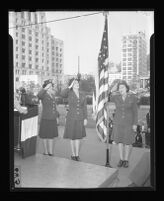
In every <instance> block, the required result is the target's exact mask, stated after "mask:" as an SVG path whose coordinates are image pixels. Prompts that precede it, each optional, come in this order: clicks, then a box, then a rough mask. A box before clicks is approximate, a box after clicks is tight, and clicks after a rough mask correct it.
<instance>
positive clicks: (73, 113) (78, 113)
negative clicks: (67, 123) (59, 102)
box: [61, 88, 87, 120]
mask: <svg viewBox="0 0 164 201" xmlns="http://www.w3.org/2000/svg"><path fill="white" fill-rule="evenodd" d="M61 95H62V97H63V98H67V99H68V105H69V108H68V112H67V118H68V119H79V120H84V119H87V104H86V96H85V94H84V93H83V92H81V91H80V92H79V98H78V97H77V96H76V94H75V92H74V91H73V90H70V89H69V88H67V89H64V90H63V91H62V92H61Z"/></svg>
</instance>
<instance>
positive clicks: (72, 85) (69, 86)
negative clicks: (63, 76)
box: [68, 79, 75, 89]
mask: <svg viewBox="0 0 164 201" xmlns="http://www.w3.org/2000/svg"><path fill="white" fill-rule="evenodd" d="M74 82H75V79H74V80H73V81H72V83H71V85H70V86H69V87H68V88H69V89H71V88H72V87H73V85H74Z"/></svg>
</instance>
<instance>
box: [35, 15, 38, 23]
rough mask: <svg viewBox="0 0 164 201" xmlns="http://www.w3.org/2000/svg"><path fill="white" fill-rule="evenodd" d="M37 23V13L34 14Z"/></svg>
mask: <svg viewBox="0 0 164 201" xmlns="http://www.w3.org/2000/svg"><path fill="white" fill-rule="evenodd" d="M37 22H38V19H37V13H35V23H37Z"/></svg>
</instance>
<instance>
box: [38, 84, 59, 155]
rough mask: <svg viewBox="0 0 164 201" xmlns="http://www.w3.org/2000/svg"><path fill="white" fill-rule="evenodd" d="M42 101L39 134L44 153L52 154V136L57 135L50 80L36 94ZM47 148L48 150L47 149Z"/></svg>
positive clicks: (54, 106) (53, 98) (55, 111)
mask: <svg viewBox="0 0 164 201" xmlns="http://www.w3.org/2000/svg"><path fill="white" fill-rule="evenodd" d="M37 97H38V98H39V100H41V102H42V115H41V122H40V129H39V136H40V138H41V139H43V145H44V153H43V154H44V155H49V156H53V142H54V138H55V137H57V136H58V128H57V124H58V117H59V113H58V111H57V109H56V102H55V95H54V90H53V83H52V80H46V81H45V82H44V84H43V88H42V89H41V90H40V91H39V93H38V94H37ZM48 148H49V150H48Z"/></svg>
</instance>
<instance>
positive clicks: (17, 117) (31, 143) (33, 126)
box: [14, 105, 38, 158]
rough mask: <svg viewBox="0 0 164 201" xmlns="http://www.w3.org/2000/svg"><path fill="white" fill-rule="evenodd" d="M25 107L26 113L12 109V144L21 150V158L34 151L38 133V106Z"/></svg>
mask: <svg viewBox="0 0 164 201" xmlns="http://www.w3.org/2000/svg"><path fill="white" fill-rule="evenodd" d="M27 109H28V113H27V114H20V113H19V112H18V111H14V146H15V147H17V150H19V151H21V154H22V157H23V158H25V157H27V156H31V155H34V154H35V153H36V140H37V135H38V106H37V105H34V106H30V107H28V108H27Z"/></svg>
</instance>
